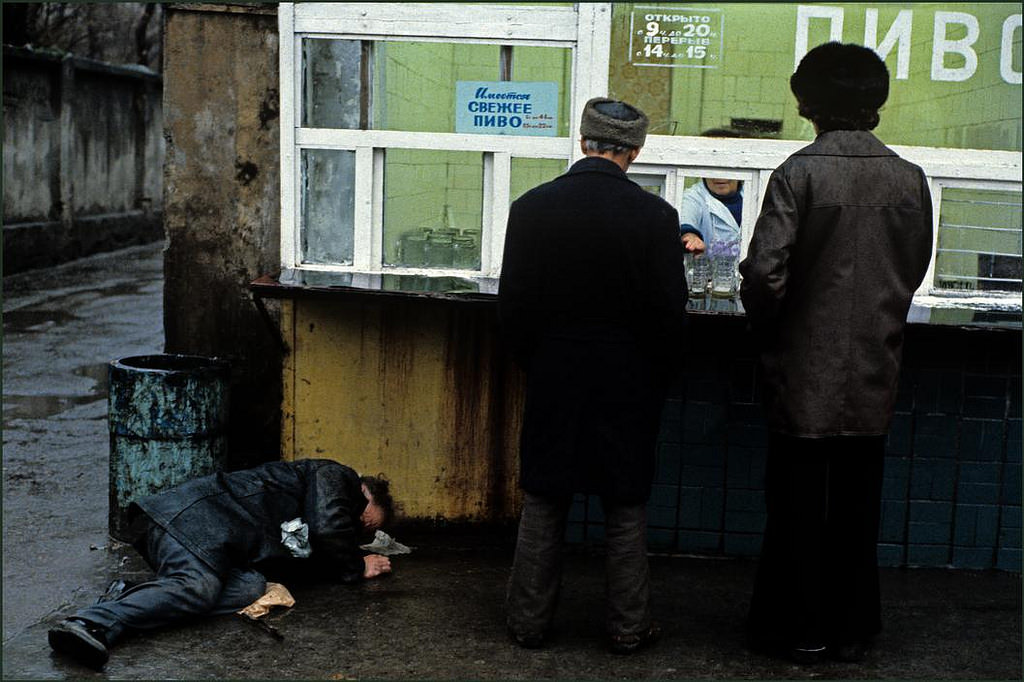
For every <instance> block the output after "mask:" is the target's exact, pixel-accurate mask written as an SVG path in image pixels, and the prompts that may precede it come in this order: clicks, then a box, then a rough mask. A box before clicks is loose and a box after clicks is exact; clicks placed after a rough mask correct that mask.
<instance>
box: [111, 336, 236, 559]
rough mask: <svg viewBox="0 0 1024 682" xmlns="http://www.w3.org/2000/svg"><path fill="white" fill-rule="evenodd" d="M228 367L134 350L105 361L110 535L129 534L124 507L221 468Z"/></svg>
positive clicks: (122, 537) (204, 359)
mask: <svg viewBox="0 0 1024 682" xmlns="http://www.w3.org/2000/svg"><path fill="white" fill-rule="evenodd" d="M230 376H231V373H230V366H229V365H228V363H227V362H225V361H224V360H219V359H216V358H207V357H200V356H195V355H140V356H136V357H128V358H121V359H120V360H114V361H112V362H111V363H110V367H109V379H110V383H109V423H110V514H109V529H110V535H111V536H113V537H114V538H116V539H118V540H122V541H126V540H128V539H129V537H128V536H129V527H128V518H127V516H128V514H127V513H128V505H129V504H131V502H132V501H133V500H136V499H139V498H142V497H146V496H147V495H152V494H155V493H158V492H160V491H162V490H166V489H168V488H171V487H173V486H176V485H178V484H179V483H182V482H184V481H187V480H189V479H192V478H197V477H199V476H205V475H206V474H211V473H214V472H216V471H220V470H222V469H223V468H224V464H225V461H226V458H227V421H228V391H229V386H230Z"/></svg>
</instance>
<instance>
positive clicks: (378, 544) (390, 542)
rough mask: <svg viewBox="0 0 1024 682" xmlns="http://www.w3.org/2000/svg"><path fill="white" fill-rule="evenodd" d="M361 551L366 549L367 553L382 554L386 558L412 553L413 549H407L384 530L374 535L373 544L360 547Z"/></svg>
mask: <svg viewBox="0 0 1024 682" xmlns="http://www.w3.org/2000/svg"><path fill="white" fill-rule="evenodd" d="M359 549H365V550H366V551H367V552H373V553H374V554H382V555H384V556H393V555H395V554H411V553H412V549H410V548H409V547H406V546H405V545H403V544H402V543H401V542H398V541H397V540H395V539H394V538H393V537H391V536H390V535H388V534H387V533H385V532H384V531H382V530H379V531H377V532H376V533H374V534H373V542H371V543H370V544H368V545H359Z"/></svg>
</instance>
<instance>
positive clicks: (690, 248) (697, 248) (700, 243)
mask: <svg viewBox="0 0 1024 682" xmlns="http://www.w3.org/2000/svg"><path fill="white" fill-rule="evenodd" d="M680 239H681V240H682V242H683V248H685V249H686V251H687V253H704V248H705V247H704V240H703V239H701V238H700V237H698V236H697V235H695V234H694V233H693V232H687V233H686V234H684V235H683V236H682V237H680Z"/></svg>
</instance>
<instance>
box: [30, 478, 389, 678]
mask: <svg viewBox="0 0 1024 682" xmlns="http://www.w3.org/2000/svg"><path fill="white" fill-rule="evenodd" d="M391 505H392V502H391V496H390V494H389V492H388V483H387V481H385V480H383V479H379V478H374V477H368V476H364V477H362V478H361V477H360V476H359V475H358V474H357V473H356V472H355V471H353V470H352V469H350V468H349V467H347V466H344V465H342V464H338V463H337V462H334V461H331V460H325V459H315V460H299V461H296V462H271V463H269V464H264V465H262V466H258V467H255V468H253V469H246V470H243V471H235V472H231V473H218V474H212V475H210V476H204V477H202V478H198V479H195V480H193V481H189V482H187V483H183V484H182V485H179V486H177V487H176V488H172V489H171V490H168V491H166V492H163V493H160V494H158V495H153V496H151V497H145V498H142V499H141V500H138V501H136V502H135V503H133V504H132V505H131V506H130V508H129V516H130V518H131V519H132V521H131V523H132V529H133V533H134V534H135V536H136V537H135V539H134V541H133V543H132V544H133V546H134V547H135V548H136V549H138V551H139V553H140V554H142V556H143V557H144V558H145V559H146V561H147V562H148V563H149V565H150V566H151V567H152V568H153V570H154V571H155V572H156V577H155V578H153V579H151V580H147V581H145V582H142V583H139V584H137V585H132V586H128V585H127V584H126V583H124V581H115V582H114V583H112V584H111V587H110V588H108V590H107V594H105V595H104V596H103V597H101V598H100V600H99V601H97V602H96V603H95V604H93V605H92V606H87V607H86V608H84V609H81V610H79V611H78V612H76V613H75V614H74V615H72V616H70V617H68V618H65V619H64V620H62V621H61V622H60V623H58V624H57V625H56V626H55V627H53V628H52V629H51V630H50V631H49V641H50V646H51V647H53V648H54V649H56V650H57V651H60V652H62V653H65V654H68V655H70V656H72V657H73V658H76V659H77V660H79V661H80V662H82V663H85V664H86V665H89V666H91V667H94V668H99V667H102V666H103V664H105V663H106V661H107V659H108V657H109V652H108V647H109V646H110V645H111V644H113V643H114V642H115V641H116V640H117V639H119V638H120V637H121V636H122V634H124V633H125V632H126V631H131V630H150V629H154V628H158V627H161V626H164V625H168V624H170V623H174V622H178V621H180V620H182V619H184V618H189V617H194V616H199V615H219V614H226V613H234V612H236V611H239V610H241V609H243V608H245V607H246V606H248V605H249V604H251V603H253V602H254V601H256V600H257V599H259V598H260V597H261V596H263V593H264V591H265V590H266V586H267V578H266V576H271V577H275V578H277V579H280V576H285V575H287V576H288V579H289V580H292V579H298V580H303V579H305V580H309V579H313V580H330V581H333V582H342V583H351V582H356V581H358V580H360V579H361V578H373V577H376V576H378V575H381V574H384V573H389V572H390V571H391V563H390V560H389V559H388V558H387V557H384V556H378V555H374V554H370V555H366V553H365V552H363V551H362V550H360V548H359V543H360V541H361V534H362V533H364V532H367V531H373V530H375V529H377V528H379V527H380V526H381V525H382V524H383V523H384V522H385V521H387V520H388V519H389V518H390V516H391ZM283 526H284V527H283ZM286 530H287V531H288V532H287V533H286V532H285V531H286ZM285 538H287V539H288V543H287V544H286V542H285ZM118 584H119V585H120V587H119V588H117V589H114V586H115V585H118Z"/></svg>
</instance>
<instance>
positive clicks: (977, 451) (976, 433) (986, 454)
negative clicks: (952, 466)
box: [960, 419, 1005, 462]
mask: <svg viewBox="0 0 1024 682" xmlns="http://www.w3.org/2000/svg"><path fill="white" fill-rule="evenodd" d="M1004 430H1005V425H1004V423H1003V422H1002V421H995V420H982V419H964V420H963V421H962V422H961V424H960V459H961V460H965V461H971V462H999V461H1001V460H1002V459H1003V440H1004V439H1003V432H1004Z"/></svg>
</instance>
